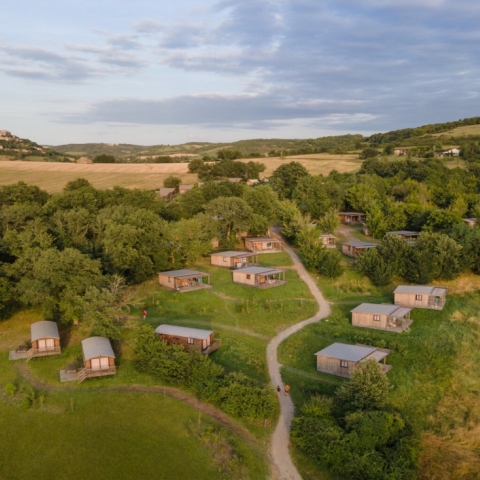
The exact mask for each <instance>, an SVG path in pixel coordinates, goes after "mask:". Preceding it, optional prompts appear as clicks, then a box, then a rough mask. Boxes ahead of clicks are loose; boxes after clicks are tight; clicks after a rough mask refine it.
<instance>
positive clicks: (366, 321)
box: [352, 312, 388, 329]
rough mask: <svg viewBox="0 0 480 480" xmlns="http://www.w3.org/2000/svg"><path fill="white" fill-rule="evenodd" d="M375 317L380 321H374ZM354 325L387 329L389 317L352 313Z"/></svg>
mask: <svg viewBox="0 0 480 480" xmlns="http://www.w3.org/2000/svg"><path fill="white" fill-rule="evenodd" d="M374 316H378V317H379V318H380V320H374V319H373V317H374ZM352 325H354V326H356V327H367V328H379V329H386V328H387V325H388V315H377V314H375V315H374V314H373V313H361V312H352Z"/></svg>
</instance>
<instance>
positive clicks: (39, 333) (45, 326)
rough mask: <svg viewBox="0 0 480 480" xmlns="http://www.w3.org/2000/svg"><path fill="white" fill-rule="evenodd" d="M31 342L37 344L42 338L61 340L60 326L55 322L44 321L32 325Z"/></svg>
mask: <svg viewBox="0 0 480 480" xmlns="http://www.w3.org/2000/svg"><path fill="white" fill-rule="evenodd" d="M30 337H31V338H30V340H31V341H32V342H35V341H36V340H40V339H41V338H60V335H59V334H58V326H57V324H56V323H55V322H50V321H48V320H44V321H42V322H37V323H32V324H31V325H30Z"/></svg>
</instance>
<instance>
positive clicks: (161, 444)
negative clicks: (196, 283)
mask: <svg viewBox="0 0 480 480" xmlns="http://www.w3.org/2000/svg"><path fill="white" fill-rule="evenodd" d="M259 261H260V263H261V264H263V265H271V266H285V267H286V268H287V269H288V267H291V260H290V258H289V257H288V255H287V254H284V253H278V254H264V255H261V256H260V258H259ZM197 267H198V268H199V269H201V270H203V271H208V272H209V273H210V274H211V275H212V279H211V280H212V285H213V289H212V290H201V291H194V292H187V293H177V292H172V291H169V290H166V289H163V288H161V287H160V286H159V285H158V284H157V280H156V279H152V280H151V281H149V282H146V283H145V284H143V285H140V286H137V287H132V295H133V302H132V303H133V304H134V305H135V307H132V309H131V312H130V316H129V317H128V318H127V319H126V321H125V324H124V327H125V328H124V329H123V334H122V340H121V341H120V342H118V343H117V344H115V345H114V348H115V352H116V356H117V358H116V365H117V373H116V375H113V376H108V377H103V378H96V379H88V380H86V381H84V382H83V383H82V384H80V385H79V384H77V382H70V383H60V381H59V370H60V369H62V368H64V367H65V366H66V365H68V364H70V363H76V364H77V365H81V364H82V354H81V343H80V342H81V340H82V339H83V338H86V337H88V336H90V335H91V328H92V327H91V325H90V324H88V323H86V322H85V323H83V322H82V323H80V324H79V325H78V326H76V327H72V328H70V329H69V330H62V329H61V332H60V333H61V337H62V338H61V343H62V354H61V355H58V356H51V357H45V358H35V359H32V360H31V361H30V362H28V363H26V362H25V361H24V360H19V361H15V362H11V361H8V351H9V350H12V349H14V348H15V347H17V346H18V345H20V344H23V343H24V342H25V341H26V340H28V339H29V335H30V324H31V323H34V322H35V321H39V320H41V319H42V314H41V311H39V310H23V311H20V312H17V313H16V314H15V315H14V316H13V317H12V318H10V319H8V320H4V321H2V322H0V422H1V428H0V445H2V447H3V452H4V458H9V460H8V461H7V462H5V461H4V462H0V478H12V479H15V478H19V479H20V478H24V477H25V476H26V475H27V474H28V472H31V471H33V469H35V472H36V478H49V477H50V478H51V477H54V478H72V479H83V478H93V477H95V478H99V479H101V478H133V476H135V477H136V478H159V479H170V478H185V479H188V478H196V479H197V478H210V479H224V478H233V479H235V478H239V479H240V478H242V479H247V478H248V479H250V478H251V479H262V478H266V477H267V475H268V462H267V459H266V449H267V445H268V440H269V437H270V435H271V433H272V428H273V426H274V425H270V424H269V425H267V428H265V427H264V425H263V422H260V421H258V422H253V421H247V420H242V421H240V424H241V425H243V426H244V427H246V428H247V429H248V430H249V432H250V433H249V434H248V435H250V437H251V439H252V441H248V438H247V440H246V439H245V436H244V435H242V436H241V437H240V436H238V434H236V433H234V432H235V431H236V430H230V429H227V428H225V427H224V426H221V425H219V424H218V423H216V422H215V421H214V420H213V419H211V418H210V417H209V416H208V415H207V414H206V413H202V414H201V415H200V414H199V413H198V411H197V410H195V409H194V408H192V407H190V406H188V405H186V404H184V403H182V402H180V401H178V400H176V399H173V398H170V397H168V396H167V397H165V396H164V395H162V394H161V389H160V393H159V392H158V388H157V390H155V387H156V386H157V387H158V386H159V385H161V382H160V381H159V380H157V379H156V378H154V377H152V376H150V375H148V374H143V373H140V372H138V371H137V370H136V366H135V357H134V352H133V347H134V344H135V338H136V330H137V328H138V326H140V325H141V324H142V323H143V320H142V319H141V310H142V309H143V308H144V307H147V309H148V317H147V322H148V323H149V324H150V325H151V326H152V328H154V327H156V326H158V325H159V324H161V323H171V324H176V325H185V326H192V327H198V328H211V329H213V330H215V331H216V332H217V335H218V337H219V338H221V340H222V347H221V348H220V349H219V350H217V351H216V352H214V353H213V354H212V355H211V358H212V359H213V360H214V361H215V362H217V363H219V364H221V365H223V366H224V367H225V368H226V370H227V371H240V372H243V373H245V374H246V375H249V376H250V377H252V378H254V379H257V380H258V381H261V382H268V372H267V367H266V361H265V357H266V346H267V343H268V340H269V338H271V337H273V336H274V335H275V334H276V332H278V331H280V330H282V329H284V328H285V327H286V326H288V325H291V324H293V323H296V322H298V321H299V320H301V319H304V318H308V317H310V316H311V315H313V314H314V313H315V311H316V310H317V305H316V303H315V302H314V301H313V299H312V297H311V295H310V293H309V291H308V289H307V287H306V286H305V284H304V283H303V282H302V281H301V280H300V279H299V278H298V276H297V274H296V272H295V271H291V270H287V281H288V283H287V284H286V285H283V286H281V287H278V288H272V289H266V290H260V289H256V288H251V287H243V286H239V285H234V284H233V283H232V279H231V276H232V274H231V271H230V270H228V269H223V268H216V267H215V268H214V267H211V266H209V265H208V260H207V259H205V260H204V261H203V262H200V264H199V265H197ZM12 385H14V386H15V388H16V390H15V388H14V390H15V391H14V394H13V396H11V388H12ZM132 386H133V388H134V389H135V390H136V391H128V392H127V391H122V390H124V389H125V387H129V388H130V387H132ZM26 398H27V399H28V398H29V399H30V400H25V399H26ZM25 402H27V403H28V402H30V403H32V405H31V406H29V405H27V404H25ZM232 422H234V423H235V421H234V420H232ZM238 428H242V427H240V426H239V427H238ZM46 432H48V434H46ZM247 433H248V432H247ZM38 445H42V447H41V448H39V447H38ZM179 452H182V453H181V461H179ZM79 453H81V455H79ZM159 463H161V466H160V467H159V465H158V464H159Z"/></svg>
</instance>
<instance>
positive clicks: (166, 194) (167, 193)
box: [155, 187, 176, 202]
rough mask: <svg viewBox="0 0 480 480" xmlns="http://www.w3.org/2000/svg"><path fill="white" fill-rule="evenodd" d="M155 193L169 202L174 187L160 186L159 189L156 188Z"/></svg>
mask: <svg viewBox="0 0 480 480" xmlns="http://www.w3.org/2000/svg"><path fill="white" fill-rule="evenodd" d="M155 193H156V194H157V195H159V196H160V197H162V198H164V199H165V200H166V201H167V202H169V201H170V200H172V199H173V197H174V196H175V193H176V192H175V189H174V188H167V187H162V188H160V190H157V191H156V192H155Z"/></svg>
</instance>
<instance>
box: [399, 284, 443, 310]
mask: <svg viewBox="0 0 480 480" xmlns="http://www.w3.org/2000/svg"><path fill="white" fill-rule="evenodd" d="M393 295H394V298H395V299H394V303H395V305H401V306H402V307H412V308H431V309H433V310H443V307H444V306H445V303H446V302H447V298H446V297H447V288H446V287H430V286H423V285H400V286H398V287H397V288H396V289H395V291H394V292H393Z"/></svg>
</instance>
